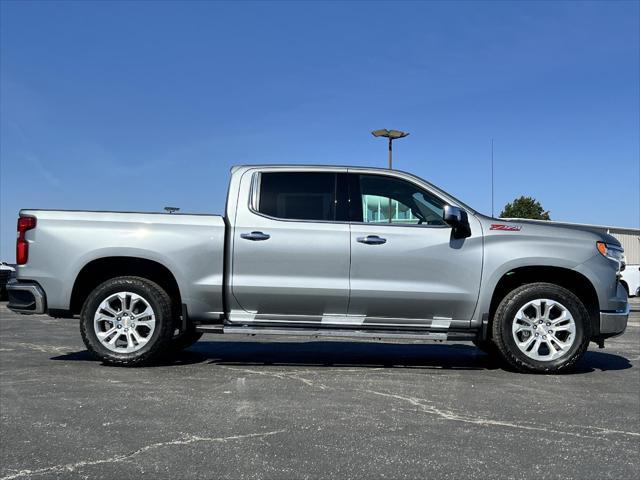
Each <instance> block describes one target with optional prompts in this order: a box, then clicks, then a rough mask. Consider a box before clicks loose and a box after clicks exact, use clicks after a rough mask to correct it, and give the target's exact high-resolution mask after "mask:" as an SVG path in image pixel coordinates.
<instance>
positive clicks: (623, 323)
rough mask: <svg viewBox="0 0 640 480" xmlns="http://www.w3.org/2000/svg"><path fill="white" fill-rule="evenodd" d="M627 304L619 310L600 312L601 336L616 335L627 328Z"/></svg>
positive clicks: (628, 309)
mask: <svg viewBox="0 0 640 480" xmlns="http://www.w3.org/2000/svg"><path fill="white" fill-rule="evenodd" d="M629 312H630V308H629V304H627V308H626V309H625V310H623V311H619V312H600V335H601V336H602V337H607V338H608V337H617V336H618V335H622V333H623V332H624V331H625V329H626V328H627V320H628V319H629Z"/></svg>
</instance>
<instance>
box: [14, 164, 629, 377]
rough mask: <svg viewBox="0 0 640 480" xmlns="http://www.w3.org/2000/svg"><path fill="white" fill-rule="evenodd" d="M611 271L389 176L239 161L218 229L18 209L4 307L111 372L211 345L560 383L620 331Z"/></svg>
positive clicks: (595, 250)
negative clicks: (76, 345) (315, 339)
mask: <svg viewBox="0 0 640 480" xmlns="http://www.w3.org/2000/svg"><path fill="white" fill-rule="evenodd" d="M622 258H623V251H622V248H621V246H620V243H619V242H618V241H617V240H616V239H615V238H614V237H612V236H610V235H608V234H605V233H599V232H596V231H589V230H585V229H574V228H568V227H565V226H554V225H548V224H544V223H543V222H542V223H541V222H529V221H526V220H503V219H496V218H490V217H487V216H484V215H482V214H480V213H478V212H477V211H475V210H474V209H472V208H471V207H469V206H467V205H465V204H464V203H462V202H461V201H459V200H457V199H456V198H454V197H452V196H451V195H449V194H447V193H446V192H444V191H443V190H441V189H439V188H437V187H435V186H434V185H432V184H430V183H428V182H426V181H424V180H422V179H421V178H418V177H416V176H414V175H411V174H409V173H405V172H401V171H397V170H386V169H376V168H364V167H336V166H296V165H266V166H239V167H234V168H233V169H232V170H231V179H230V184H229V190H228V196H227V203H226V211H225V215H224V216H220V215H190V214H163V213H124V212H123V213H118V212H89V211H59V210H32V209H27V210H22V211H21V212H20V216H19V219H18V239H17V264H18V265H17V268H16V270H17V279H16V280H15V281H13V282H12V283H10V284H9V286H8V292H9V297H10V302H9V308H10V309H12V310H13V311H15V312H19V313H25V314H42V313H47V314H48V315H50V316H53V317H64V318H71V317H74V316H79V318H80V330H81V334H82V337H83V339H84V342H85V344H86V346H87V348H88V350H89V351H90V352H91V353H92V354H93V355H95V356H96V357H97V358H99V359H101V360H102V361H104V362H105V363H108V364H116V365H138V364H145V363H148V362H152V361H153V360H155V359H157V358H158V356H160V355H162V354H164V353H167V352H171V351H176V350H179V349H181V348H185V347H187V346H189V345H191V344H193V343H194V342H195V341H197V340H198V339H199V338H200V336H201V335H202V334H203V333H205V332H209V333H216V334H229V333H233V334H250V335H256V334H257V335H304V336H325V335H326V336H332V337H336V336H339V337H359V338H369V339H389V338H394V339H395V338H411V339H424V340H425V341H426V340H467V341H473V342H475V344H476V345H477V346H478V347H480V348H481V349H483V350H485V351H487V352H488V353H490V354H491V355H495V356H497V357H499V358H500V359H502V360H504V361H505V362H506V363H507V364H508V365H510V366H511V367H512V368H515V369H519V370H523V371H532V372H557V371H562V370H567V369H570V368H571V367H573V366H574V365H575V364H576V362H577V361H578V360H579V359H580V357H581V356H582V355H583V354H584V352H585V351H586V349H587V347H588V344H589V342H590V341H593V342H595V343H597V344H599V345H600V346H604V341H605V339H607V338H608V337H612V336H615V335H619V334H621V333H622V332H623V331H624V330H625V328H626V324H627V318H628V315H629V306H628V303H627V295H626V291H625V290H624V288H623V287H622V285H621V284H620V274H621V271H622V269H623V268H624V262H623V260H622Z"/></svg>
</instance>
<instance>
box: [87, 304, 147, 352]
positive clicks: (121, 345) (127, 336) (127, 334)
mask: <svg viewBox="0 0 640 480" xmlns="http://www.w3.org/2000/svg"><path fill="white" fill-rule="evenodd" d="M93 328H94V330H95V334H96V336H97V337H98V340H100V342H101V343H102V345H104V346H105V347H106V348H108V349H109V350H111V351H112V352H117V353H132V352H136V351H138V350H140V349H141V348H142V347H144V346H145V345H146V343H147V342H148V341H149V340H150V339H151V336H152V335H153V331H154V330H155V328H156V316H155V313H154V311H153V309H152V308H151V305H149V302H147V301H146V300H145V299H144V298H143V297H141V296H140V295H138V294H136V293H132V292H118V293H114V294H112V295H109V296H108V297H107V298H106V299H105V300H103V301H102V303H101V304H100V306H99V307H98V309H97V310H96V313H95V315H94V317H93Z"/></svg>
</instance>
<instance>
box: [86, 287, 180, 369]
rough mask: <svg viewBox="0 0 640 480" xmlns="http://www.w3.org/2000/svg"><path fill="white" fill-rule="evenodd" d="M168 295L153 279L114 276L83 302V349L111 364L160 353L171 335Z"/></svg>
mask: <svg viewBox="0 0 640 480" xmlns="http://www.w3.org/2000/svg"><path fill="white" fill-rule="evenodd" d="M173 325H174V318H173V316H172V309H171V299H170V298H169V295H168V294H167V293H166V292H165V291H164V290H163V289H162V288H161V287H160V286H159V285H158V284H156V283H154V282H152V281H150V280H147V279H145V278H140V277H117V278H112V279H110V280H107V281H106V282H104V283H103V284H101V285H100V286H98V287H97V288H96V289H95V290H93V292H91V294H90V295H89V297H88V298H87V300H86V301H85V302H84V306H83V307H82V312H81V313H80V332H81V334H82V339H83V340H84V343H85V345H86V347H87V349H88V350H89V351H90V352H91V353H92V354H93V356H95V357H96V358H98V359H100V360H102V361H103V362H105V363H107V364H111V365H126V366H134V365H141V364H143V363H147V362H150V361H152V360H154V359H156V358H158V356H160V355H161V354H162V353H164V352H165V351H166V350H167V348H168V347H169V345H170V344H171V339H172V336H173V331H174V330H173Z"/></svg>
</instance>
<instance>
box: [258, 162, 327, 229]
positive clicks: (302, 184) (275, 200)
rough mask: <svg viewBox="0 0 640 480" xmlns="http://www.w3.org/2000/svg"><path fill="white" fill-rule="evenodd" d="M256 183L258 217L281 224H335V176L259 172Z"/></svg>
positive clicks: (309, 173) (323, 173)
mask: <svg viewBox="0 0 640 480" xmlns="http://www.w3.org/2000/svg"><path fill="white" fill-rule="evenodd" d="M259 179H260V180H259V182H260V183H259V194H258V204H257V210H258V212H259V213H261V214H263V215H267V216H269V217H274V218H278V219H284V220H306V221H335V220H336V212H337V208H336V203H337V182H338V174H337V173H335V172H262V173H260V175H259Z"/></svg>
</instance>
